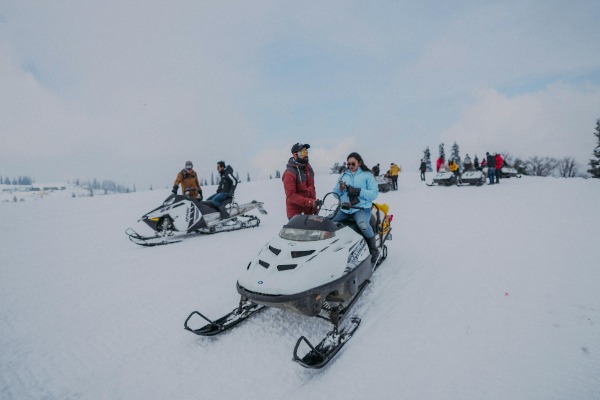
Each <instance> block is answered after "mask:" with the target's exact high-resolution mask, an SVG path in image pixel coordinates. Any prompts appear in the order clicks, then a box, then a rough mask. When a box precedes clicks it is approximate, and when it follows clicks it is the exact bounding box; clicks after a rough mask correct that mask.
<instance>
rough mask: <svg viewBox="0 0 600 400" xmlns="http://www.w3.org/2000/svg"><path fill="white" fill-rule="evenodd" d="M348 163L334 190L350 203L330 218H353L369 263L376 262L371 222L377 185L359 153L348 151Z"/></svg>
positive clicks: (377, 253)
mask: <svg viewBox="0 0 600 400" xmlns="http://www.w3.org/2000/svg"><path fill="white" fill-rule="evenodd" d="M347 165H348V170H346V172H344V173H343V174H342V175H341V176H340V178H339V179H338V181H337V183H336V185H335V187H334V188H333V192H335V193H337V194H338V195H339V196H340V200H341V202H342V204H344V203H349V204H350V205H351V207H342V208H341V209H340V210H339V212H338V213H337V214H336V215H335V217H333V219H332V221H333V222H343V221H345V220H348V219H354V221H355V222H356V224H357V225H358V227H359V229H360V232H361V233H362V235H363V236H364V237H365V240H366V242H367V245H368V246H369V251H370V253H371V263H372V264H375V262H376V261H377V257H378V256H379V250H378V249H377V243H376V238H375V232H374V231H373V227H371V223H370V221H371V208H372V207H373V200H375V199H376V198H377V196H378V195H379V186H378V185H377V181H376V180H375V177H374V176H373V174H372V173H371V170H370V169H369V168H368V167H367V166H366V165H365V164H364V162H363V159H362V157H361V156H360V154H358V153H350V155H348V164H347Z"/></svg>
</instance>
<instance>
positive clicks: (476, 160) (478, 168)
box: [473, 154, 481, 171]
mask: <svg viewBox="0 0 600 400" xmlns="http://www.w3.org/2000/svg"><path fill="white" fill-rule="evenodd" d="M473 166H474V167H475V169H476V170H477V171H480V170H481V168H480V166H479V158H477V154H475V158H474V159H473Z"/></svg>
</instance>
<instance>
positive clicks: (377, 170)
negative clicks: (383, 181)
mask: <svg viewBox="0 0 600 400" xmlns="http://www.w3.org/2000/svg"><path fill="white" fill-rule="evenodd" d="M371 171H372V172H373V176H379V173H380V171H379V164H377V165H375V166H374V167H373V168H372V169H371Z"/></svg>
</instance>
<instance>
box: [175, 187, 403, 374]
mask: <svg viewBox="0 0 600 400" xmlns="http://www.w3.org/2000/svg"><path fill="white" fill-rule="evenodd" d="M349 206H350V205H349V204H347V205H344V207H349ZM339 208H340V198H339V196H338V195H337V194H335V193H328V194H327V195H326V196H325V197H324V199H323V205H322V206H321V207H320V209H319V213H318V215H296V216H295V217H293V218H292V219H290V220H289V221H288V223H287V224H285V225H284V226H283V228H282V229H281V231H280V232H279V235H277V236H276V237H274V238H273V239H271V240H270V241H269V242H268V243H267V244H266V245H265V246H264V247H263V248H262V249H261V250H260V252H259V253H258V256H257V257H256V258H254V259H253V260H251V261H250V262H249V263H248V265H247V266H246V267H245V268H244V270H243V271H242V273H241V275H240V276H239V279H238V281H237V285H236V286H237V291H238V293H239V294H240V295H241V299H240V303H239V306H238V307H237V308H235V309H234V310H232V311H231V312H230V313H229V314H226V315H225V316H223V317H221V318H219V319H217V320H215V321H211V320H210V319H208V318H207V317H205V316H204V315H202V314H201V313H200V312H198V311H194V312H192V313H191V314H190V315H189V316H188V318H187V319H186V320H185V323H184V327H185V329H187V330H189V331H191V332H193V333H195V334H197V335H201V336H212V335H216V334H219V333H221V332H224V331H226V330H227V329H229V328H231V327H232V326H235V325H236V324H238V323H240V322H241V321H243V320H245V319H247V318H248V317H249V316H251V315H253V314H255V313H256V312H258V311H261V310H262V309H263V308H265V307H275V308H280V309H283V310H287V311H291V312H294V313H299V314H302V315H306V316H311V317H318V318H321V319H324V320H326V321H329V322H330V323H331V324H332V325H333V330H332V331H331V332H329V333H328V334H327V335H326V336H325V338H324V339H323V340H322V341H321V342H320V343H319V344H317V345H316V346H313V344H311V343H310V342H309V340H308V339H307V338H306V337H304V336H302V337H300V338H299V339H298V340H297V342H296V346H295V347H294V352H293V361H295V362H297V363H299V364H300V365H302V366H303V367H306V368H322V367H323V366H325V365H326V364H327V363H329V361H331V359H332V358H333V357H334V356H335V355H336V354H337V353H338V352H339V351H340V349H341V348H342V346H343V345H344V344H345V343H346V342H347V341H348V340H350V338H351V337H352V335H353V334H354V332H355V331H356V329H357V328H358V326H359V324H360V318H359V317H357V316H352V317H351V318H347V317H348V316H349V311H350V309H351V308H352V306H353V305H354V304H355V303H356V301H357V299H358V298H359V296H360V295H361V294H362V293H363V291H364V289H365V288H366V287H367V285H368V284H369V282H370V278H371V275H372V274H373V272H374V271H375V270H376V269H377V267H378V266H379V265H380V264H381V262H382V261H383V260H384V259H385V258H386V257H387V246H386V244H385V243H386V241H387V240H389V239H391V230H392V228H391V225H390V224H391V221H392V219H393V216H392V215H390V214H389V213H388V211H389V210H388V206H387V205H386V204H382V205H378V204H374V205H373V208H372V212H371V216H372V218H371V224H372V226H374V230H375V235H376V243H377V247H378V250H379V257H378V258H377V260H376V261H375V262H374V263H372V262H371V254H370V252H369V248H368V246H367V244H366V241H365V239H364V238H363V236H362V235H361V234H359V233H358V232H357V231H356V230H355V228H353V227H352V226H348V225H343V224H341V223H336V222H333V221H332V220H331V219H332V218H333V217H334V216H335V215H336V213H337V212H338V211H339ZM356 229H357V228H356ZM192 317H194V319H196V320H200V321H202V319H204V320H205V321H207V322H208V324H207V325H204V326H201V327H199V328H193V327H191V326H190V321H191V319H192ZM198 317H201V318H202V319H200V318H198ZM301 346H302V348H301ZM299 351H303V352H304V354H299Z"/></svg>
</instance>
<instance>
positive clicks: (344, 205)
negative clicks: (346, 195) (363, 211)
mask: <svg viewBox="0 0 600 400" xmlns="http://www.w3.org/2000/svg"><path fill="white" fill-rule="evenodd" d="M351 207H352V204H350V203H342V209H343V210H349V209H350V208H351Z"/></svg>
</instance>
